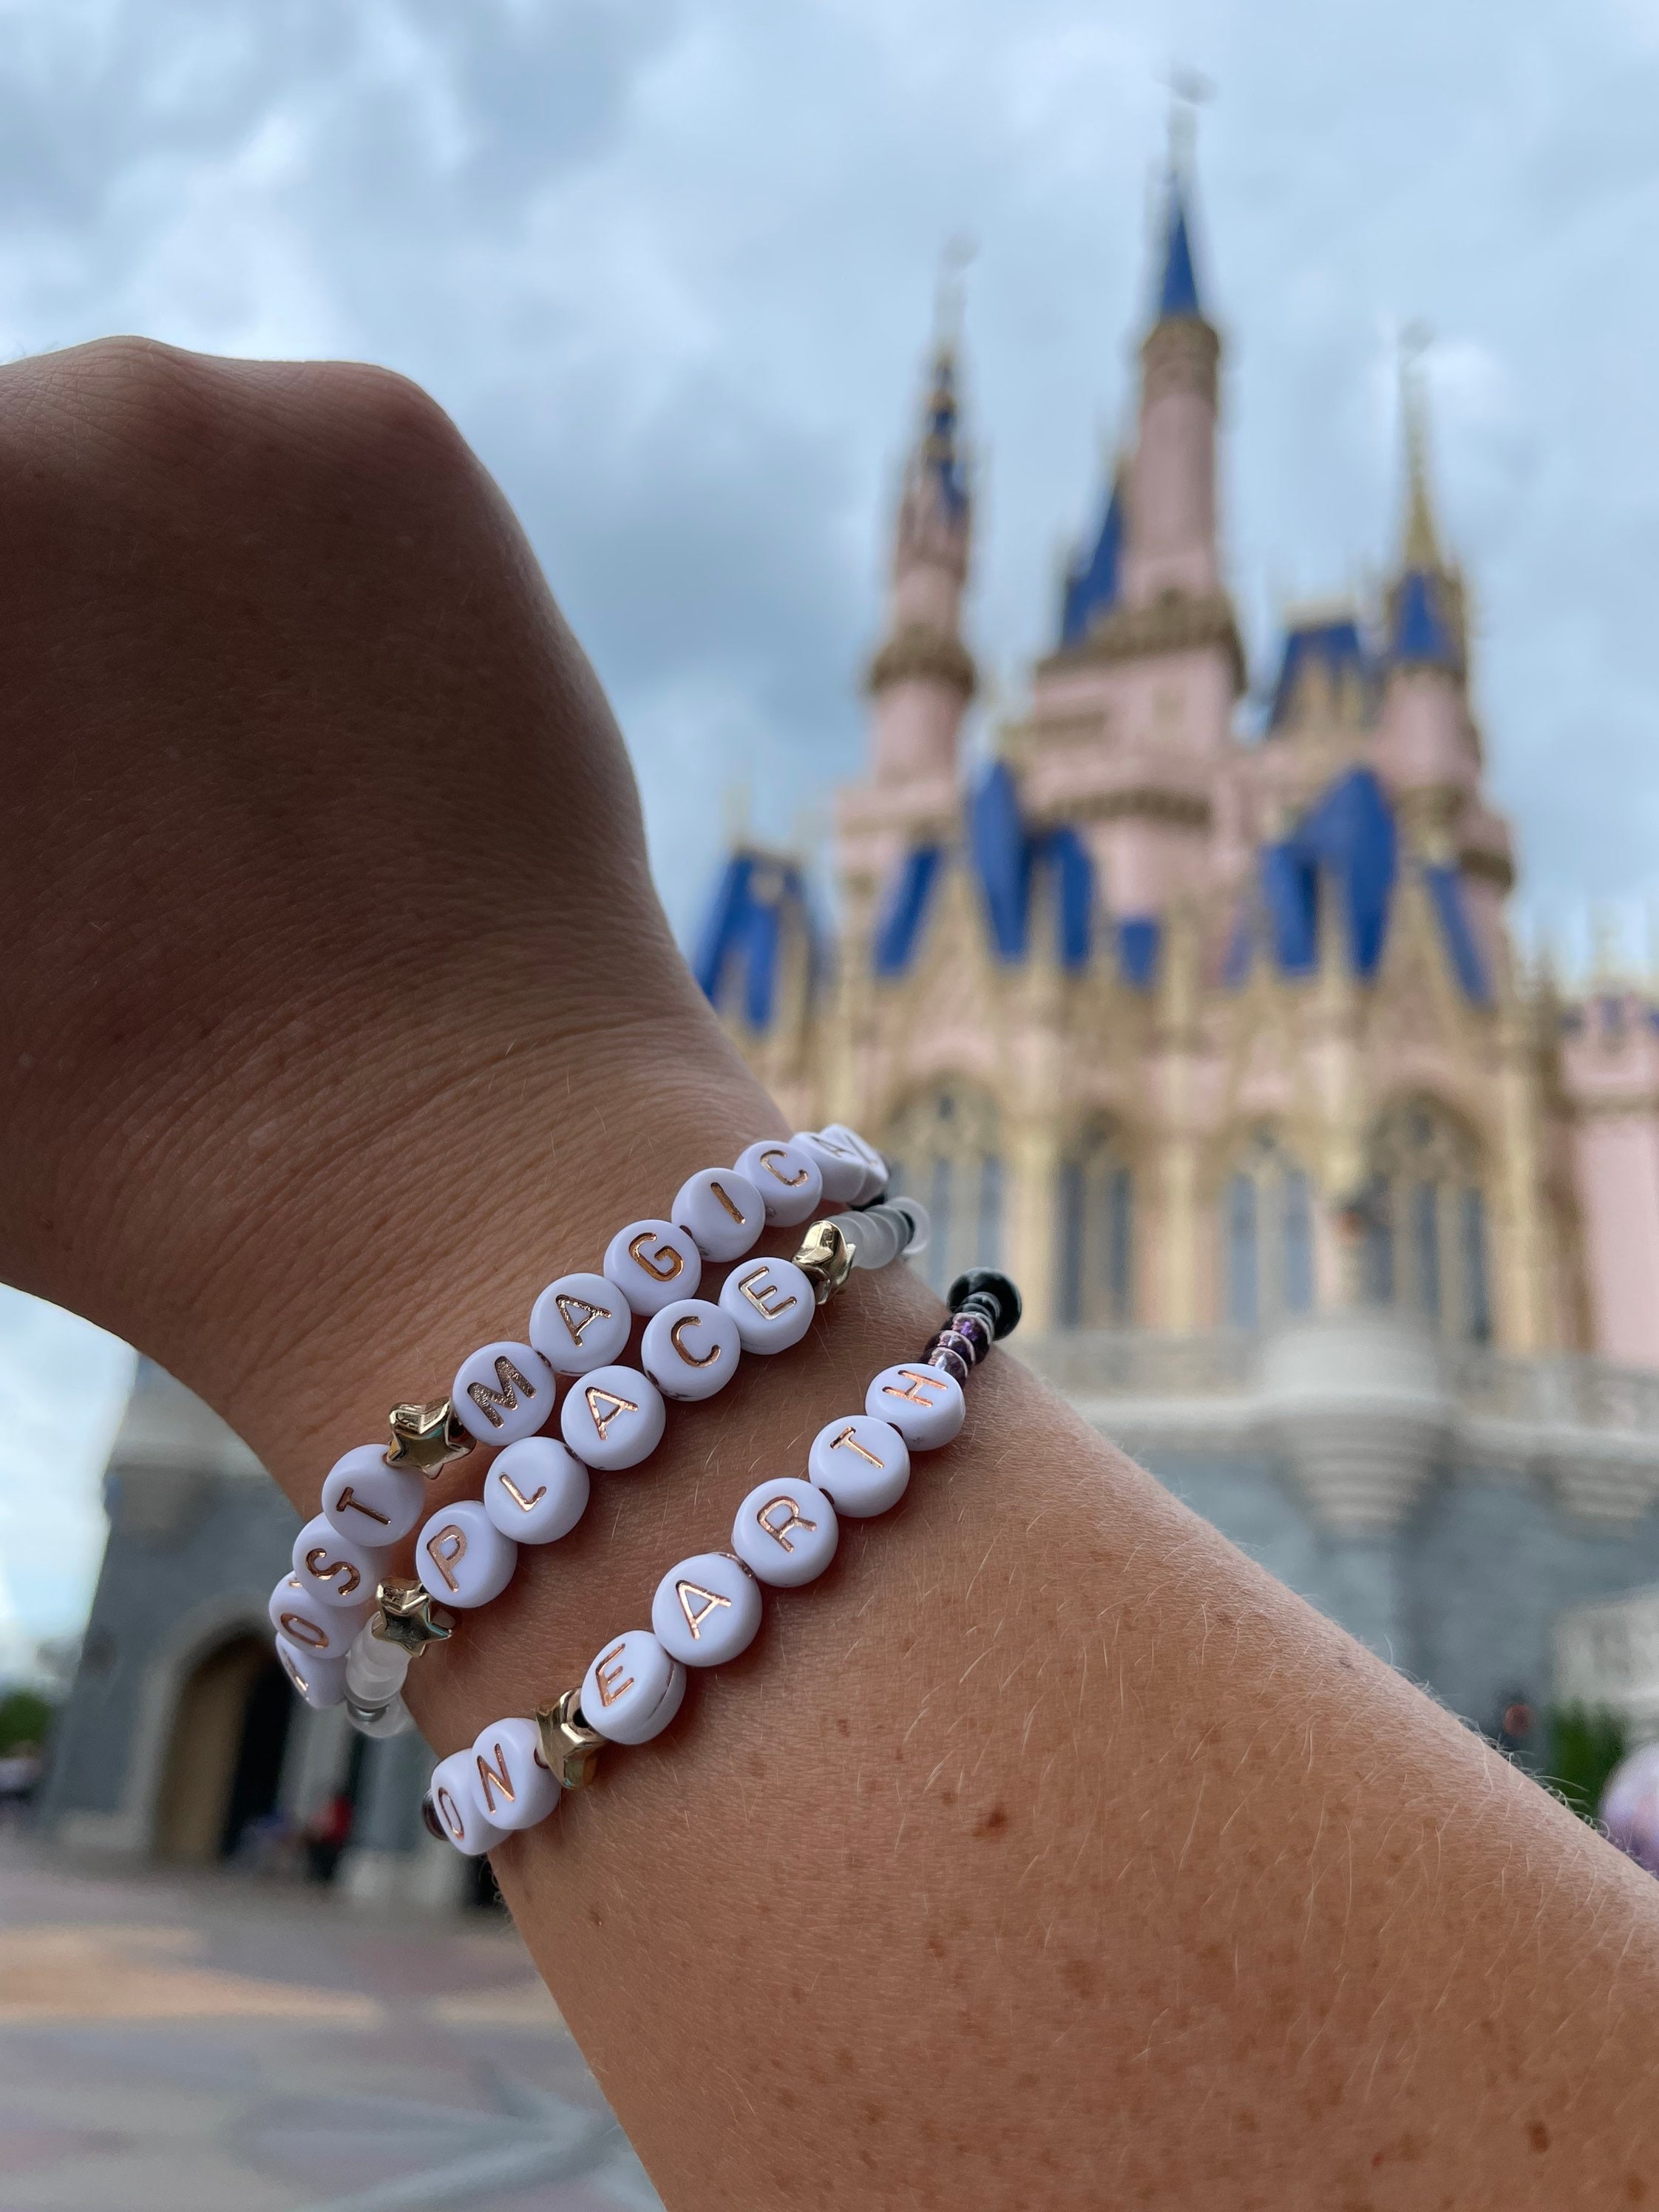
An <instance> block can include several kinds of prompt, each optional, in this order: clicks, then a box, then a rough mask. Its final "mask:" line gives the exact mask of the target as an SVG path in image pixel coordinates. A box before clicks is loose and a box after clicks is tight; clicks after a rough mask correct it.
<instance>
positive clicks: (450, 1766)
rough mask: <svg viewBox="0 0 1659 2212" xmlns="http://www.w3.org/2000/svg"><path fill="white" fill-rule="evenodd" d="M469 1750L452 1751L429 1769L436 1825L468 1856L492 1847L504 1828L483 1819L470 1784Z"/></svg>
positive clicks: (503, 1834)
mask: <svg viewBox="0 0 1659 2212" xmlns="http://www.w3.org/2000/svg"><path fill="white" fill-rule="evenodd" d="M431 1796H432V1804H433V1809H434V1810H435V1812H436V1814H437V1815H438V1825H439V1826H440V1827H441V1829H442V1830H443V1832H444V1833H445V1835H446V1836H447V1837H448V1838H449V1840H450V1842H451V1843H452V1844H454V1846H455V1848H456V1850H458V1851H459V1852H461V1853H462V1854H463V1855H464V1856H465V1857H467V1858H470V1859H476V1858H482V1857H483V1854H484V1853H485V1852H486V1851H489V1850H494V1849H495V1845H496V1844H499V1843H500V1842H501V1839H502V1838H503V1836H505V1834H506V1832H507V1831H506V1830H505V1829H504V1828H498V1827H497V1826H495V1822H494V1821H493V1820H485V1818H484V1816H483V1814H482V1813H481V1812H480V1811H479V1809H478V1800H477V1793H476V1791H475V1790H474V1789H473V1787H472V1753H471V1752H470V1751H452V1752H451V1753H450V1754H449V1757H448V1758H447V1759H440V1760H439V1761H438V1764H437V1765H435V1767H434V1768H433V1770H432V1783H431Z"/></svg>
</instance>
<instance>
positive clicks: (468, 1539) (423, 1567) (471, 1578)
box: [415, 1498, 519, 1613]
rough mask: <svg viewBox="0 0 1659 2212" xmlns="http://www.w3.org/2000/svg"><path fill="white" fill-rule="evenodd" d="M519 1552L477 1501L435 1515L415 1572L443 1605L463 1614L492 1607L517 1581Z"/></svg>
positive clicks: (463, 1502) (422, 1542) (424, 1535)
mask: <svg viewBox="0 0 1659 2212" xmlns="http://www.w3.org/2000/svg"><path fill="white" fill-rule="evenodd" d="M518 1561H519V1547H518V1546H517V1545H516V1544H515V1543H513V1541H512V1539H511V1538H510V1537H508V1536H503V1535H502V1534H501V1530H500V1529H499V1528H497V1527H496V1526H495V1522H493V1521H492V1520H491V1519H490V1517H489V1514H488V1513H486V1512H485V1510H484V1509H483V1506H482V1505H481V1504H479V1503H478V1501H477V1498H462V1499H460V1500H459V1503H458V1504H454V1505H447V1506H445V1508H444V1510H442V1512H441V1513H435V1514H434V1515H433V1516H432V1518H431V1519H430V1520H429V1521H428V1522H427V1524H426V1526H425V1528H422V1531H421V1533H420V1535H419V1537H418V1539H417V1540H416V1545H415V1571H416V1574H417V1575H418V1576H419V1577H420V1578H421V1585H422V1589H425V1590H427V1591H428V1592H429V1594H430V1595H432V1596H433V1597H435V1598H436V1599H437V1601H438V1602H439V1604H440V1605H453V1606H455V1607H458V1608H459V1610H460V1611H461V1612H463V1613H465V1612H470V1611H471V1608H472V1607H474V1606H479V1605H488V1604H489V1601H490V1600H491V1598H495V1597H499V1596H500V1595H501V1592H502V1591H503V1590H504V1589H506V1588H507V1584H508V1583H510V1582H511V1581H512V1579H513V1568H514V1567H515V1566H516V1565H518Z"/></svg>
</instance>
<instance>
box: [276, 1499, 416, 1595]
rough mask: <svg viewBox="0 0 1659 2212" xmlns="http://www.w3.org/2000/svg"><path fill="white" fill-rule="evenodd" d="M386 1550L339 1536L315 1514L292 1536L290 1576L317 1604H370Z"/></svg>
mask: <svg viewBox="0 0 1659 2212" xmlns="http://www.w3.org/2000/svg"><path fill="white" fill-rule="evenodd" d="M391 1556H392V1554H391V1553H390V1552H386V1551H380V1550H377V1549H376V1548H375V1547H374V1546H373V1545H370V1544H363V1543H359V1542H358V1541H356V1539H355V1538H353V1537H349V1536H343V1535H342V1534H340V1532H339V1530H338V1529H337V1528H335V1527H334V1526H333V1525H332V1523H331V1522H329V1521H327V1520H325V1518H324V1516H322V1515H321V1514H320V1513H319V1514H318V1516H317V1517H316V1519H315V1520H314V1521H307V1522H306V1525H305V1527H304V1528H301V1531H300V1533H299V1534H298V1535H297V1536H296V1537H295V1539H294V1579H295V1582H297V1583H299V1585H300V1588H301V1589H302V1590H303V1591H304V1592H305V1594H306V1595H307V1597H309V1598H314V1599H315V1600H316V1601H317V1602H318V1603H319V1605H349V1606H352V1607H358V1606H361V1605H362V1604H363V1603H364V1602H365V1601H367V1602H368V1603H369V1604H373V1603H374V1590H375V1585H376V1584H377V1583H379V1581H380V1577H381V1576H382V1575H383V1574H384V1573H385V1572H386V1562H387V1560H388V1559H390V1558H391Z"/></svg>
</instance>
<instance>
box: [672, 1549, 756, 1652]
mask: <svg viewBox="0 0 1659 2212" xmlns="http://www.w3.org/2000/svg"><path fill="white" fill-rule="evenodd" d="M760 1624H761V1594H760V1584H759V1583H757V1581H756V1580H755V1577H753V1575H751V1574H750V1571H749V1570H748V1568H747V1567H745V1566H744V1564H743V1562H742V1561H741V1560H740V1559H732V1557H731V1555H730V1553H726V1552H700V1553H698V1554H697V1556H696V1559H682V1560H681V1561H680V1563H679V1565H678V1566H677V1567H675V1568H674V1569H672V1571H671V1572H670V1573H668V1574H665V1576H664V1577H663V1578H662V1580H661V1581H660V1582H659V1583H658V1584H657V1595H656V1596H655V1597H654V1598H653V1600H652V1601H651V1628H652V1632H653V1635H654V1636H655V1637H656V1639H657V1641H658V1643H659V1644H661V1645H662V1647H663V1649H664V1650H665V1651H666V1652H667V1653H668V1654H669V1656H671V1658H675V1659H678V1661H679V1662H681V1664H682V1665H683V1666H686V1667H723V1666H724V1665H725V1664H726V1661H727V1660H728V1659H735V1658H736V1657H737V1656H738V1653H739V1652H740V1651H746V1650H748V1649H749V1647H750V1644H752V1643H753V1642H754V1640H755V1636H756V1632H757V1630H758V1629H759V1627H760Z"/></svg>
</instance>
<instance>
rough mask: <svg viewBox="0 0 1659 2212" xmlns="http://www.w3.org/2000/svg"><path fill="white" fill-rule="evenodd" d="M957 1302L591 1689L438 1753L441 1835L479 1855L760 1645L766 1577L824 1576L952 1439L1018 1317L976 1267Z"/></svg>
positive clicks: (673, 1574) (627, 1641) (662, 1588)
mask: <svg viewBox="0 0 1659 2212" xmlns="http://www.w3.org/2000/svg"><path fill="white" fill-rule="evenodd" d="M948 1302H949V1304H950V1306H951V1318H950V1320H949V1322H947V1323H946V1325H945V1328H942V1329H941V1330H939V1333H938V1334H936V1335H934V1336H933V1337H930V1338H929V1340H928V1341H927V1345H926V1346H925V1347H924V1348H923V1351H922V1353H921V1358H920V1360H919V1361H917V1362H916V1363H915V1364H900V1365H898V1366H896V1367H887V1368H884V1369H883V1370H882V1371H881V1373H880V1374H878V1376H875V1377H874V1379H873V1380H872V1383H871V1384H870V1386H869V1388H868V1389H867V1390H866V1393H865V1399H864V1410H863V1412H862V1413H844V1414H842V1415H840V1416H838V1418H837V1419H835V1420H833V1421H830V1422H828V1423H827V1424H826V1425H825V1426H824V1427H823V1428H822V1429H821V1430H820V1431H818V1433H817V1437H814V1439H813V1441H812V1444H811V1449H810V1450H809V1451H808V1453H807V1457H806V1475H805V1480H790V1479H787V1478H786V1479H784V1480H771V1481H767V1482H763V1483H761V1484H760V1485H759V1486H757V1488H756V1489H754V1490H751V1491H750V1493H749V1495H748V1497H747V1498H744V1501H743V1503H742V1504H741V1505H739V1506H738V1510H737V1516H736V1518H735V1520H734V1521H733V1522H732V1548H731V1550H730V1551H729V1552H701V1553H696V1554H695V1555H694V1556H693V1557H691V1558H690V1559H682V1560H681V1561H680V1563H679V1565H678V1566H676V1567H673V1568H671V1570H670V1571H669V1572H668V1573H667V1574H665V1576H664V1577H663V1578H662V1580H661V1582H660V1583H659V1584H658V1586H657V1591H656V1595H655V1597H654V1599H653V1601H652V1607H651V1626H650V1627H649V1628H630V1629H627V1630H625V1631H624V1632H623V1633H622V1634H621V1635H620V1636H615V1637H612V1638H611V1640H610V1642H609V1643H607V1644H605V1645H604V1647H603V1648H602V1649H601V1650H599V1653H598V1654H597V1655H596V1656H595V1658H594V1660H593V1662H592V1665H591V1666H590V1667H589V1668H588V1670H587V1673H586V1675H585V1676H584V1678H583V1680H582V1682H581V1684H580V1687H579V1688H577V1689H572V1690H567V1691H566V1692H564V1693H563V1695H562V1696H561V1697H559V1698H556V1699H554V1700H553V1701H552V1703H551V1704H550V1705H543V1706H541V1707H540V1708H538V1711H537V1712H536V1713H535V1715H534V1717H532V1718H528V1719H526V1718H524V1717H517V1716H513V1717H508V1718H507V1719H505V1720H500V1721H496V1722H495V1723H493V1724H492V1725H491V1726H490V1727H489V1728H487V1729H483V1730H482V1731H481V1733H480V1734H479V1735H478V1737H477V1740H476V1741H475V1742H474V1743H473V1744H472V1745H471V1747H470V1748H469V1749H467V1750H465V1751H458V1752H453V1753H451V1754H450V1756H449V1757H448V1758H447V1759H440V1760H439V1762H438V1764H437V1765H436V1766H435V1768H434V1770H433V1774H432V1782H431V1786H430V1789H429V1790H428V1795H427V1797H426V1799H425V1802H424V1803H423V1805H422V1817H423V1818H424V1820H425V1821H426V1824H427V1826H428V1828H429V1829H430V1830H431V1832H432V1833H433V1834H434V1835H435V1836H441V1837H442V1838H443V1839H444V1840H445V1841H446V1842H447V1843H450V1844H453V1845H454V1846H455V1849H456V1850H459V1851H460V1852H463V1853H464V1854H465V1856H466V1857H477V1856H478V1855H479V1853H481V1852H483V1851H488V1850H492V1849H493V1848H494V1847H495V1844H498V1843H500V1842H501V1840H502V1839H503V1838H504V1837H506V1836H507V1835H509V1834H511V1833H512V1832H514V1831H516V1830H519V1829H521V1828H532V1827H534V1826H537V1824H538V1822H539V1821H542V1820H545V1819H546V1818H547V1816H548V1814H550V1813H551V1812H552V1811H553V1809H554V1808H555V1807H556V1805H557V1804H558V1803H559V1802H560V1801H561V1797H562V1793H563V1791H564V1790H579V1789H583V1788H585V1787H586V1785H587V1784H588V1783H590V1782H591V1781H592V1779H593V1776H594V1772H595V1771H596V1769H597V1766H598V1764H599V1755H600V1753H602V1752H603V1751H605V1749H606V1748H607V1747H609V1746H611V1745H613V1744H639V1743H648V1742H649V1741H650V1740H651V1738H652V1737H653V1736H655V1735H660V1734H661V1732H662V1731H663V1729H665V1728H666V1727H667V1726H668V1724H669V1723H670V1722H671V1720H672V1719H673V1718H674V1716H675V1715H676V1713H678V1711H679V1709H680V1705H681V1701H682V1699H684V1695H685V1684H686V1669H687V1668H688V1667H714V1666H719V1665H720V1664H721V1663H722V1662H725V1661H726V1660H728V1659H735V1658H736V1657H737V1656H738V1654H739V1653H740V1652H743V1651H746V1650H748V1648H749V1646H750V1644H752V1643H753V1642H754V1640H755V1638H756V1636H757V1633H758V1632H759V1629H760V1625H761V1610H762V1589H763V1586H770V1587H771V1588H773V1589H795V1588H798V1587H799V1585H801V1584H802V1583H809V1582H814V1581H816V1580H817V1577H818V1576H819V1575H821V1574H822V1573H823V1571H824V1569H825V1568H826V1567H827V1566H828V1565H829V1562H830V1561H831V1559H834V1557H835V1555H836V1545H837V1543H838V1541H839V1536H840V1522H841V1520H842V1518H846V1519H849V1520H866V1519H870V1518H872V1517H873V1516H875V1515H877V1514H879V1513H885V1512H887V1511H888V1510H890V1508H891V1507H892V1506H894V1505H896V1504H897V1503H898V1501H899V1499H900V1498H902V1496H903V1494H904V1492H905V1489H906V1486H908V1482H909V1479H910V1455H911V1453H912V1452H915V1451H929V1450H933V1449H936V1448H937V1447H938V1446H939V1445H940V1444H946V1443H950V1441H951V1438H952V1437H954V1436H955V1435H956V1434H957V1431H959V1430H960V1428H961V1426H962V1424H963V1419H964V1418H965V1415H966V1413H967V1401H966V1398H965V1396H964V1395H963V1383H966V1381H967V1380H968V1377H969V1374H970V1373H971V1372H972V1370H973V1369H974V1368H975V1367H976V1366H977V1365H978V1364H979V1363H980V1362H981V1360H982V1359H983V1358H985V1357H986V1355H987V1352H989V1351H990V1349H991V1346H992V1344H993V1343H994V1341H995V1340H998V1339H1000V1338H1002V1337H1005V1336H1006V1335H1007V1334H1009V1332H1010V1331H1011V1330H1012V1328H1014V1327H1015V1325H1016V1324H1017V1322H1018V1320H1019V1315H1020V1296H1019V1292H1018V1291H1017V1290H1016V1289H1015V1287H1014V1285H1013V1284H1012V1282H1011V1281H1010V1280H1009V1279H1008V1277H1007V1276H1006V1275H1004V1274H1001V1273H998V1272H997V1271H996V1270H994V1269H992V1268H984V1267H976V1268H974V1269H972V1270H970V1271H969V1273H967V1274H965V1275H960V1276H958V1277H957V1279H956V1281H955V1282H954V1283H952V1284H951V1289H950V1293H949V1301H948Z"/></svg>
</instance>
